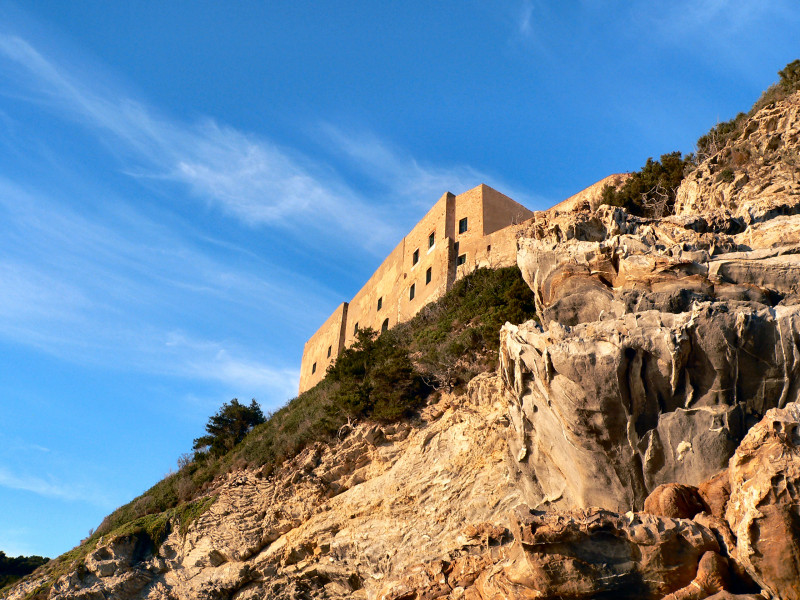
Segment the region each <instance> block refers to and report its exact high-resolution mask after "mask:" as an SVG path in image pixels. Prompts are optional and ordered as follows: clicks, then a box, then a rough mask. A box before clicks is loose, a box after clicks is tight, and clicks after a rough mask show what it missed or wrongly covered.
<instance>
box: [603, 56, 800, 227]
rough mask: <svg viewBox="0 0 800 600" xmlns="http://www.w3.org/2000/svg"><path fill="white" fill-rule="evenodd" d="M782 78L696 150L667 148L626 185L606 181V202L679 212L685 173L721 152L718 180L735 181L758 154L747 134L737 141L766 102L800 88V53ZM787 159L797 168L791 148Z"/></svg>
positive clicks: (637, 210) (647, 211)
mask: <svg viewBox="0 0 800 600" xmlns="http://www.w3.org/2000/svg"><path fill="white" fill-rule="evenodd" d="M778 76H779V80H778V82H777V83H775V84H773V85H771V86H770V87H769V88H768V89H767V90H766V91H765V92H764V93H763V94H761V97H760V98H759V99H758V100H757V101H756V103H755V104H753V107H752V108H751V109H750V110H749V111H748V112H747V113H743V112H740V113H739V114H738V115H736V116H735V117H734V118H733V119H731V120H730V121H725V122H722V123H717V124H716V125H715V126H714V127H712V128H711V129H710V130H709V131H708V133H706V134H704V135H702V136H700V138H699V139H698V140H697V144H696V146H695V148H696V149H695V152H694V153H692V154H688V155H686V156H682V155H681V153H680V152H671V153H669V154H663V155H662V156H661V160H660V161H659V160H653V159H652V158H648V159H647V162H646V163H645V165H644V166H643V167H642V168H641V169H640V170H639V171H636V172H634V173H632V174H631V177H630V179H628V180H627V181H626V182H625V183H624V184H623V185H622V186H620V187H619V188H615V187H613V186H610V185H609V186H606V187H605V188H604V189H603V196H602V203H603V204H608V205H611V206H623V207H625V209H627V210H628V211H629V212H631V213H632V214H635V215H639V216H644V217H651V218H660V217H663V216H666V215H670V214H674V212H675V195H676V193H677V191H678V187H679V186H680V184H681V181H683V178H684V176H685V175H686V174H687V173H690V172H691V171H693V170H694V169H695V167H696V166H697V165H698V164H700V163H701V162H703V161H704V160H706V159H709V158H711V157H716V159H715V160H716V163H717V166H716V173H717V175H716V178H717V181H722V182H726V183H731V182H732V181H733V180H734V177H735V175H734V171H735V169H740V168H742V167H743V166H745V165H746V164H748V162H750V161H751V160H753V158H754V151H753V149H752V148H750V146H749V144H748V143H747V141H746V140H744V141H743V142H742V143H739V144H733V143H732V142H733V140H736V139H738V138H740V137H742V134H743V133H744V129H743V128H744V124H745V122H746V121H747V119H748V118H750V117H752V116H753V115H754V114H755V113H757V112H758V111H759V110H761V109H762V108H766V107H768V106H770V105H772V104H775V103H776V102H778V101H780V100H783V99H784V98H787V97H788V96H790V95H791V94H793V93H794V92H796V91H797V90H800V59H798V60H795V61H792V62H790V63H789V64H788V65H786V67H784V68H783V69H782V70H780V71H778ZM782 159H783V160H784V161H785V162H786V163H787V164H790V165H791V166H792V167H794V168H796V167H797V166H798V164H800V159H798V158H797V157H796V156H795V155H791V154H788V155H786V156H783V157H782Z"/></svg>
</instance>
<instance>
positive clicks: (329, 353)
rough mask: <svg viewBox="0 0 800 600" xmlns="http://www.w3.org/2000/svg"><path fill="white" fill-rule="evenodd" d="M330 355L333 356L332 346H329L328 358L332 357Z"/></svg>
mask: <svg viewBox="0 0 800 600" xmlns="http://www.w3.org/2000/svg"><path fill="white" fill-rule="evenodd" d="M330 357H331V347H330V346H328V358H330Z"/></svg>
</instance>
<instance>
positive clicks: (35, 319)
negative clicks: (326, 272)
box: [0, 177, 322, 399]
mask: <svg viewBox="0 0 800 600" xmlns="http://www.w3.org/2000/svg"><path fill="white" fill-rule="evenodd" d="M115 219H116V224H114V225H112V222H111V221H110V220H109V219H104V218H101V217H99V216H96V217H95V219H94V220H91V221H90V220H87V219H85V218H83V217H81V216H79V215H78V214H76V213H75V212H74V211H73V210H72V209H70V208H68V207H66V206H63V205H62V204H59V203H58V202H56V201H52V200H50V199H48V198H46V197H43V196H41V195H37V194H34V193H30V192H27V191H25V190H23V189H21V188H20V187H19V186H16V185H14V184H12V183H10V182H8V181H7V180H5V179H3V178H2V177H0V236H2V237H3V239H4V240H5V242H6V243H5V245H4V247H3V250H2V251H0V281H2V283H3V294H2V295H0V336H2V337H3V338H5V339H11V340H15V341H18V342H20V343H23V344H25V345H28V346H33V347H36V348H38V349H41V350H43V351H45V352H47V353H48V354H52V355H56V356H59V357H61V358H63V359H66V360H70V361H77V362H79V363H83V364H95V365H104V366H114V365H117V364H118V363H119V359H120V358H121V357H124V365H125V367H126V368H128V369H135V370H139V371H143V372H149V373H157V374H164V375H171V376H180V377H188V378H192V379H199V380H209V381H217V382H221V383H224V384H225V385H226V386H228V387H229V388H230V389H239V390H252V392H253V393H264V394H265V395H267V396H269V397H272V398H277V399H285V398H288V397H291V395H293V394H294V393H295V392H296V386H297V379H298V375H297V373H296V371H295V370H293V369H286V368H281V367H273V366H270V365H269V364H267V363H266V362H264V361H263V360H256V359H255V358H254V357H253V352H254V349H250V350H246V349H245V348H246V344H247V342H246V340H242V339H239V340H238V341H237V342H231V341H230V340H220V339H216V338H217V336H218V332H217V331H216V330H213V329H209V330H203V329H201V330H200V331H203V333H201V332H200V331H198V330H195V331H194V332H193V333H192V334H191V335H190V334H184V333H176V331H177V329H176V325H178V324H179V323H181V322H182V321H181V319H180V317H181V310H180V307H181V306H182V305H185V304H188V303H191V304H192V305H193V306H195V309H194V310H195V313H196V317H202V315H203V314H204V313H208V314H210V315H214V314H215V313H216V311H218V310H220V309H224V310H225V311H231V310H232V309H237V308H238V310H239V312H240V313H241V314H242V318H245V319H258V318H259V315H261V314H262V313H263V312H264V311H265V310H266V311H268V313H267V314H269V315H271V316H273V317H278V318H279V319H280V321H281V322H284V321H286V322H298V321H300V320H301V319H302V318H303V317H305V316H307V314H308V308H306V307H304V301H309V300H310V301H311V302H312V303H313V302H318V301H319V300H314V297H315V296H314V295H315V294H318V293H320V292H321V291H322V289H321V288H320V286H318V285H315V284H314V282H311V281H307V280H306V279H305V278H303V277H301V276H294V277H291V273H289V272H288V271H285V270H283V269H282V268H281V267H278V266H273V267H271V270H272V271H273V273H272V275H271V276H270V278H269V279H265V277H264V276H265V274H266V271H267V269H266V267H264V266H261V265H260V263H259V262H258V260H254V262H255V265H256V267H253V268H258V271H256V270H253V268H249V269H245V270H243V269H241V268H236V267H232V266H230V265H226V264H223V263H221V262H219V261H218V260H217V259H215V258H212V257H211V256H210V255H208V254H207V253H204V252H202V251H200V250H198V249H197V248H195V247H194V246H193V245H191V244H188V243H186V242H185V241H184V240H183V237H182V234H181V232H176V231H173V230H171V229H166V228H161V227H159V226H158V225H157V224H154V223H152V222H151V221H149V220H147V219H145V218H143V217H141V216H137V215H134V214H129V215H126V216H125V217H124V218H122V217H121V216H120V214H119V211H117V212H116V213H115ZM233 251H234V252H236V249H235V248H233ZM290 280H292V281H294V282H296V283H295V284H294V285H293V284H290V283H288V282H289V281H290ZM278 282H280V283H278ZM245 315H248V316H247V317H245ZM215 320H217V321H219V317H217V318H216V319H215ZM220 323H221V321H220ZM237 326H240V327H247V320H245V321H243V322H242V323H240V324H237ZM262 327H263V328H266V327H267V324H266V323H265V324H264V325H262ZM262 352H263V349H262ZM284 360H285V357H281V358H280V360H278V361H277V362H278V364H282V363H283V362H284Z"/></svg>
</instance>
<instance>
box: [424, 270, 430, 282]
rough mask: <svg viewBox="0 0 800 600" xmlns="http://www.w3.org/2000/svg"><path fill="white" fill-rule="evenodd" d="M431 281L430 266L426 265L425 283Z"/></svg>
mask: <svg viewBox="0 0 800 600" xmlns="http://www.w3.org/2000/svg"><path fill="white" fill-rule="evenodd" d="M430 282H431V267H428V270H427V271H425V285H428V284H429V283H430Z"/></svg>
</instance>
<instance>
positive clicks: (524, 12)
mask: <svg viewBox="0 0 800 600" xmlns="http://www.w3.org/2000/svg"><path fill="white" fill-rule="evenodd" d="M517 31H518V32H519V34H520V35H523V36H529V35H531V34H532V33H533V4H532V3H531V2H530V1H526V2H523V3H522V7H521V9H520V13H519V20H518V22H517Z"/></svg>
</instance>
